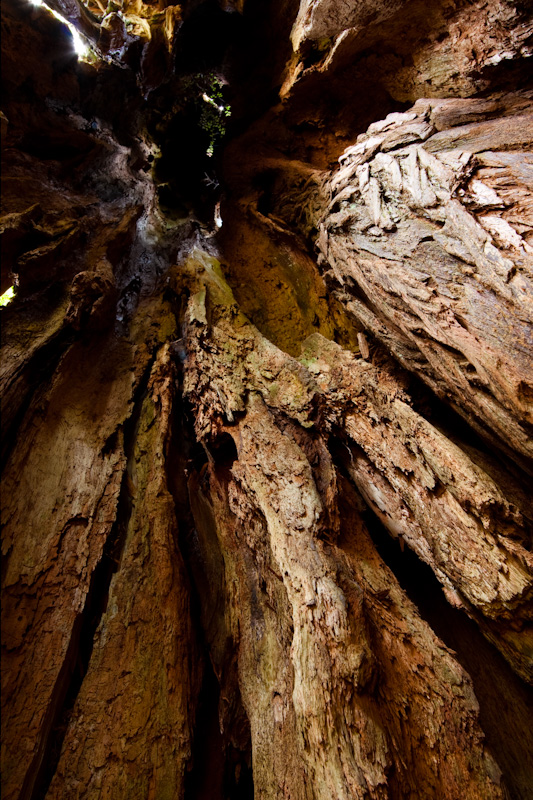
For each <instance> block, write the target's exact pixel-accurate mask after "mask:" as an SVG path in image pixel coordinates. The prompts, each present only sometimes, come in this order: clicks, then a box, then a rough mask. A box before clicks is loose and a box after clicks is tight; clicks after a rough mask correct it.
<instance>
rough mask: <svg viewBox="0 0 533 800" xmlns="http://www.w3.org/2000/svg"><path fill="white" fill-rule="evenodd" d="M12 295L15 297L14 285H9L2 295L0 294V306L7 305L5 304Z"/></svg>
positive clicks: (9, 300) (11, 298) (10, 299)
mask: <svg viewBox="0 0 533 800" xmlns="http://www.w3.org/2000/svg"><path fill="white" fill-rule="evenodd" d="M14 297H15V287H14V286H10V287H9V289H8V290H7V291H5V292H4V294H3V295H1V296H0V308H3V307H4V306H7V304H8V303H10V302H11V301H12V300H13V298H14Z"/></svg>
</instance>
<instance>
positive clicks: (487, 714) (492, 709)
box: [332, 440, 533, 800]
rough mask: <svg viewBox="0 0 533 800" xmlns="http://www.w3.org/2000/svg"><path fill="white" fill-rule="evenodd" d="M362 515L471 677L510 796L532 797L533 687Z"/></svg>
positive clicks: (418, 565)
mask: <svg viewBox="0 0 533 800" xmlns="http://www.w3.org/2000/svg"><path fill="white" fill-rule="evenodd" d="M341 449H342V445H341V444H340V442H339V440H336V442H334V441H333V440H332V452H335V451H336V453H337V456H338V457H337V458H336V463H337V466H338V468H339V469H340V471H341V472H342V473H343V474H345V476H346V477H348V475H347V472H346V470H345V468H344V466H343V463H344V461H345V459H344V454H343V453H342V452H341ZM348 479H349V477H348ZM349 480H350V479H349ZM363 518H364V521H365V524H366V526H367V529H368V531H369V533H370V535H371V537H372V540H373V542H374V545H375V547H376V550H377V551H378V553H379V555H380V556H381V558H382V559H383V561H384V562H385V563H386V565H387V566H388V567H389V569H390V570H391V571H392V572H393V574H394V576H395V577H396V579H397V580H398V583H399V584H400V586H401V588H402V589H403V590H404V591H405V593H406V594H407V596H408V597H409V599H410V600H411V601H412V602H413V603H414V604H415V605H416V607H417V609H418V612H419V614H420V616H421V617H422V619H424V620H425V621H426V622H427V623H428V624H429V625H430V627H431V628H432V630H433V631H434V632H435V634H436V635H437V636H438V637H439V639H441V640H442V641H443V642H444V644H446V645H447V646H448V647H449V648H451V649H452V650H453V651H454V652H455V656H456V658H457V661H458V662H459V663H460V664H461V666H462V667H463V668H464V669H465V670H466V672H467V673H468V674H469V675H470V678H471V679H472V683H473V686H474V691H475V694H476V697H477V699H478V702H479V718H480V724H481V728H482V730H483V732H484V733H485V736H486V741H487V745H488V747H489V749H490V751H491V754H492V755H493V757H494V759H495V760H496V762H497V763H498V765H499V767H500V769H501V770H502V773H503V778H504V782H505V785H506V787H507V789H508V791H509V796H510V798H511V799H512V800H531V787H532V786H533V762H532V761H531V753H533V730H532V727H531V720H532V719H533V688H531V687H530V686H528V685H527V684H526V683H524V682H523V681H522V680H521V679H520V678H519V677H518V676H517V675H516V674H515V673H514V672H513V670H512V669H511V667H510V666H509V664H508V663H507V662H506V660H505V659H504V658H503V656H502V655H501V653H500V652H499V651H498V650H497V649H496V648H495V647H494V646H493V645H492V644H491V643H490V642H488V641H487V639H485V637H484V636H483V634H482V633H481V631H480V630H479V628H478V627H477V625H476V624H475V622H474V621H473V620H471V619H470V618H469V617H468V616H467V615H466V614H465V613H464V612H463V611H461V610H460V609H455V608H453V607H452V606H450V604H449V603H448V602H447V600H446V597H445V595H444V592H443V590H442V587H441V585H440V583H439V582H438V580H437V578H436V577H435V575H434V573H433V571H432V570H431V568H430V567H429V566H428V565H427V564H425V563H424V562H423V561H421V560H420V559H419V558H418V556H417V555H416V554H415V553H414V552H413V551H412V550H410V549H409V548H408V547H402V544H403V542H402V544H400V542H399V541H396V540H394V539H393V538H392V537H391V536H390V534H389V533H388V531H387V529H386V528H385V527H384V526H383V524H382V523H381V522H380V520H379V519H378V517H377V516H376V515H375V514H374V512H372V511H371V510H370V509H367V510H366V511H365V512H364V513H363Z"/></svg>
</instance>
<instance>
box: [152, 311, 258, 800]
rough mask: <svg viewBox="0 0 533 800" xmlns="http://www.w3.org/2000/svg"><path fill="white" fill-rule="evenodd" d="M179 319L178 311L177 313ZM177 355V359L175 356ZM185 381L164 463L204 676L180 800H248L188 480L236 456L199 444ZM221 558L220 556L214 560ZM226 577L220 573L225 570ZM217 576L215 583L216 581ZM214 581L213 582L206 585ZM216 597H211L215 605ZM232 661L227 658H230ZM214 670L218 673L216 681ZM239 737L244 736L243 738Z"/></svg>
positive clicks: (229, 668) (220, 598) (245, 761)
mask: <svg viewBox="0 0 533 800" xmlns="http://www.w3.org/2000/svg"><path fill="white" fill-rule="evenodd" d="M177 315H178V317H179V316H180V314H179V310H178V313H177ZM178 355H179V354H178ZM182 388H183V387H182V374H181V371H180V369H179V359H178V391H177V393H176V396H175V400H174V409H173V427H172V435H171V445H170V447H169V451H168V457H167V462H166V469H167V480H168V487H169V490H170V492H171V494H172V496H173V498H174V503H175V508H176V517H177V519H178V521H179V541H178V542H177V545H178V548H179V550H180V552H181V554H182V557H183V560H184V563H185V567H186V570H187V573H188V576H189V584H190V598H191V606H190V613H191V619H192V624H193V630H194V631H195V632H196V645H197V650H198V652H199V653H200V654H201V656H200V658H199V661H198V668H199V670H200V671H201V670H203V680H202V688H201V690H200V695H199V697H198V706H197V712H196V720H195V726H194V737H193V749H192V759H191V765H190V771H189V773H188V774H187V776H186V780H185V789H184V800H253V796H254V793H253V774H252V764H251V735H250V728H249V723H248V720H247V719H246V715H245V712H244V709H243V708H242V702H241V700H240V695H239V692H238V688H237V694H236V696H235V695H232V696H233V702H234V708H233V713H232V716H231V721H230V722H229V724H228V719H226V727H227V729H225V730H224V734H222V732H221V727H220V722H219V701H220V695H221V685H226V686H227V685H231V687H232V688H233V689H235V688H236V687H238V677H237V664H236V659H235V654H234V652H233V651H234V647H233V645H232V643H231V642H230V641H227V642H226V646H227V648H229V650H230V651H231V652H228V651H226V652H225V654H224V656H223V663H222V664H218V665H215V667H214V666H213V660H212V654H211V647H212V643H211V642H210V636H212V635H215V636H216V635H217V633H218V631H217V632H215V633H214V628H213V627H212V623H213V624H215V625H216V621H215V620H214V619H213V609H212V607H211V606H212V605H214V606H215V607H217V608H218V606H219V603H221V602H222V603H223V602H224V597H225V593H224V592H223V591H222V587H221V586H220V587H217V586H215V585H214V583H213V576H212V575H211V576H209V577H208V576H207V574H206V569H207V568H206V564H205V560H204V555H205V554H203V552H202V546H201V543H200V541H199V533H198V531H197V529H196V523H195V519H194V516H193V513H192V508H191V500H190V497H189V491H190V489H189V482H190V481H189V478H190V477H191V476H194V477H196V478H197V480H198V481H199V482H202V480H203V478H202V477H201V476H204V477H205V476H206V470H207V465H208V463H209V460H210V459H211V460H212V461H214V463H216V465H217V469H218V467H219V466H220V468H221V469H223V470H224V471H228V470H229V468H230V466H231V463H233V460H234V459H235V457H236V449H235V444H234V442H233V440H232V439H231V437H230V436H229V435H228V434H225V435H223V436H221V437H219V439H218V440H216V441H215V442H214V443H213V445H212V447H211V448H210V450H209V453H208V452H207V451H206V449H205V447H204V446H203V445H202V444H201V443H199V442H198V441H197V439H196V437H195V434H194V423H193V420H194V414H193V411H192V409H191V407H190V405H189V403H188V401H187V399H186V398H185V397H184V396H183V392H182ZM210 545H211V549H212V550H213V551H216V552H218V551H219V545H218V541H217V539H216V536H215V538H214V539H213V540H212V541H211V542H210ZM219 555H220V559H222V554H221V553H219ZM222 572H223V567H222ZM218 577H220V576H218ZM210 578H211V581H210ZM213 598H215V599H214V600H213ZM230 656H231V657H230ZM215 670H217V672H220V675H219V678H217V675H216V674H215ZM243 730H244V735H243V734H242V731H243Z"/></svg>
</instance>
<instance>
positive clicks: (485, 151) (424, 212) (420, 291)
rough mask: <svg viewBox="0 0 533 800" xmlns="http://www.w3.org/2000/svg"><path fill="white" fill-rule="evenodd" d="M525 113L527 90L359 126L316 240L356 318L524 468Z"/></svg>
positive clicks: (529, 131)
mask: <svg viewBox="0 0 533 800" xmlns="http://www.w3.org/2000/svg"><path fill="white" fill-rule="evenodd" d="M530 109H531V100H530V96H529V95H516V96H510V97H505V98H501V99H500V100H498V101H494V103H492V104H491V103H489V104H487V101H476V100H440V101H433V100H428V101H423V100H420V101H418V102H417V104H416V105H415V106H414V107H413V109H412V110H410V111H408V112H405V113H403V114H393V115H390V116H389V117H388V118H387V119H386V120H384V121H382V122H379V123H375V124H374V125H372V126H370V128H369V130H368V132H367V133H366V134H362V135H361V136H360V137H359V138H358V141H357V143H356V144H355V145H354V146H353V147H351V148H349V149H348V150H346V151H345V153H344V154H343V155H342V156H341V159H340V162H341V166H340V168H339V170H337V171H336V172H335V173H334V174H333V175H332V177H331V180H330V181H329V183H328V185H327V191H328V192H329V193H330V198H331V199H330V201H329V206H328V212H327V214H326V215H325V217H324V220H323V222H322V224H321V226H320V233H319V237H318V244H319V247H320V251H321V253H322V255H323V258H324V259H325V262H324V263H326V264H328V265H329V266H330V267H331V270H332V273H333V275H334V277H335V280H336V281H337V283H338V285H339V288H340V290H341V291H342V292H343V295H342V297H343V299H344V301H345V303H346V306H347V308H349V310H350V312H351V313H352V314H353V315H354V317H355V318H356V319H357V320H358V322H359V323H360V324H362V325H363V326H364V328H365V329H366V330H367V331H368V332H369V333H370V334H371V335H372V337H373V338H374V339H375V340H377V341H380V342H382V343H383V344H384V345H385V346H386V347H387V349H388V350H390V351H391V352H392V353H393V355H394V356H395V357H396V358H397V359H398V360H399V362H400V363H401V364H402V365H403V366H404V367H406V368H408V369H410V370H412V371H415V372H416V373H417V374H418V375H419V376H420V377H421V378H422V380H424V381H425V382H426V383H427V384H428V385H429V386H430V387H431V388H432V389H433V390H434V391H435V392H436V393H437V395H438V396H439V397H442V398H444V399H446V400H447V401H448V402H449V403H450V404H451V405H452V407H453V408H454V409H456V410H458V411H459V412H460V413H461V414H462V415H463V416H464V417H465V418H466V419H467V420H468V421H469V423H470V424H471V425H472V426H473V427H474V428H476V429H477V430H478V431H479V432H480V433H481V434H482V435H485V436H488V437H489V438H490V437H492V436H493V435H495V437H497V441H498V444H499V446H500V447H501V448H502V449H504V450H506V451H507V452H508V453H510V454H511V455H512V456H514V454H515V453H517V454H520V455H522V456H523V457H524V458H523V461H522V463H523V464H524V465H528V464H531V458H532V456H533V438H532V431H533V427H532V423H533V404H532V399H533V388H532V386H533V384H532V378H531V376H532V375H533V328H532V322H533V307H532V299H531V298H532V297H533V280H532V278H533V274H532V273H533V248H532V231H533V228H532V226H533V217H532V205H531V185H532V184H531V182H532V175H533V172H532V171H533V161H532V157H531V155H530V153H529V152H528V149H529V147H530V145H531V142H532V141H533V115H532V114H531V111H530ZM495 114H498V117H497V118H496V119H487V117H493V116H494V115H495ZM483 117H484V118H485V119H484V120H483V121H480V118H483ZM476 118H477V119H476ZM473 119H476V121H472V120H473ZM450 126H453V127H450ZM351 286H355V287H357V289H356V291H354V292H351ZM352 295H353V296H352Z"/></svg>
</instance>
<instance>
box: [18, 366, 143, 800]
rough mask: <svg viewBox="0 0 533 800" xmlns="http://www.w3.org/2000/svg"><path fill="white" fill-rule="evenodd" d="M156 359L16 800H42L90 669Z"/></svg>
mask: <svg viewBox="0 0 533 800" xmlns="http://www.w3.org/2000/svg"><path fill="white" fill-rule="evenodd" d="M154 360H155V358H152V359H151V361H150V363H149V365H148V367H147V369H146V370H145V372H144V375H143V376H142V378H141V381H140V382H139V385H138V387H137V390H136V392H135V395H134V398H133V412H132V414H131V416H130V417H129V419H128V420H126V422H125V423H124V453H125V456H126V460H127V466H126V469H125V470H124V474H123V476H122V484H121V488H120V494H119V500H118V505H117V514H116V518H115V522H114V524H113V527H112V529H111V532H110V534H109V536H108V538H107V541H106V543H105V546H104V550H103V553H102V558H101V559H100V561H99V563H98V565H97V566H96V568H95V570H94V572H93V574H92V577H91V581H90V585H89V590H88V593H87V599H86V602H85V606H84V608H83V611H82V612H81V614H79V615H78V617H77V619H76V621H75V623H74V626H73V630H72V635H71V638H70V642H69V646H68V650H67V653H66V656H65V659H64V661H63V666H62V668H61V671H60V673H59V675H58V678H57V680H56V684H55V687H54V691H53V693H52V699H51V702H50V705H49V708H48V714H47V718H46V719H45V721H44V723H43V726H42V735H41V742H40V745H39V748H38V751H37V754H36V756H35V758H34V760H33V762H32V764H31V766H30V768H29V769H28V771H27V773H26V778H25V781H24V785H23V787H22V791H21V794H20V798H19V800H44V798H45V797H46V794H47V792H48V788H49V786H50V783H51V781H52V778H53V777H54V774H55V772H56V769H57V765H58V763H59V759H60V755H61V748H62V746H63V740H64V738H65V735H66V732H67V729H68V725H69V721H70V717H71V714H72V710H73V708H74V705H75V702H76V698H77V696H78V694H79V691H80V689H81V686H82V683H83V679H84V677H85V675H86V674H87V670H88V669H89V662H90V660H91V654H92V651H93V645H94V635H95V633H96V630H97V628H98V625H99V624H100V620H101V619H102V617H103V615H104V613H105V611H106V608H107V603H108V598H109V587H110V584H111V579H112V577H113V575H114V573H115V572H116V571H117V569H118V566H119V563H120V557H121V554H122V550H123V547H124V543H125V541H126V534H127V530H128V525H129V520H130V517H131V512H132V495H131V489H130V478H129V473H130V469H131V463H132V459H133V457H134V449H135V441H136V438H137V430H138V425H139V420H140V416H141V410H142V406H143V401H144V398H145V397H146V393H147V387H148V381H149V378H150V374H151V371H152V366H153V363H154Z"/></svg>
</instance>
